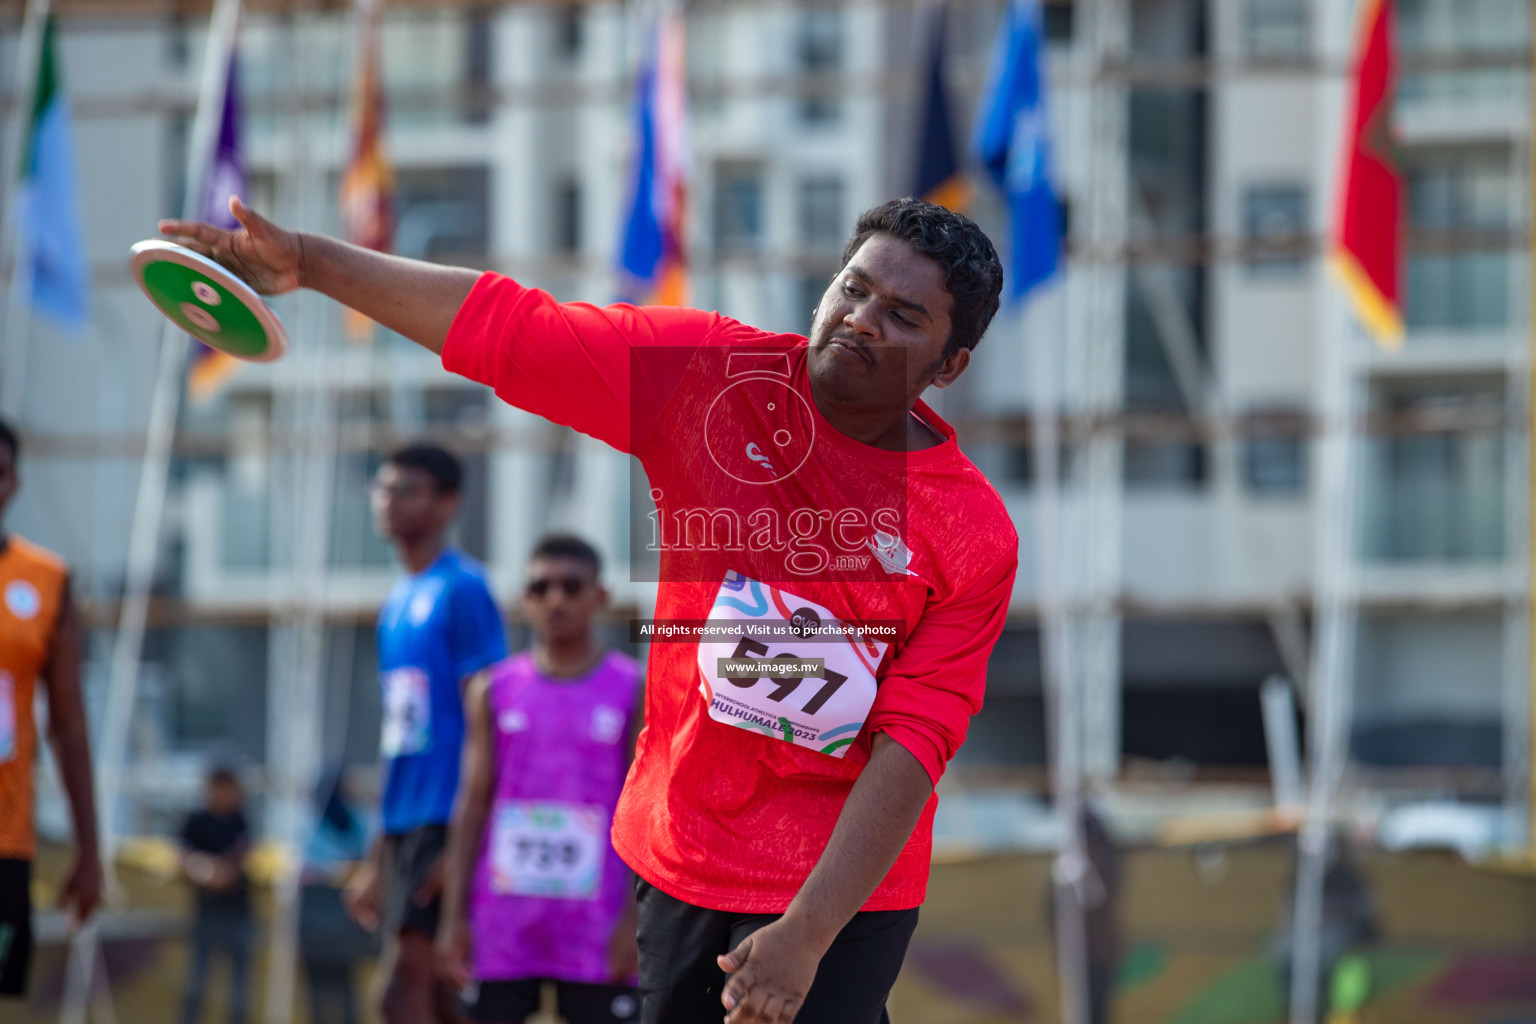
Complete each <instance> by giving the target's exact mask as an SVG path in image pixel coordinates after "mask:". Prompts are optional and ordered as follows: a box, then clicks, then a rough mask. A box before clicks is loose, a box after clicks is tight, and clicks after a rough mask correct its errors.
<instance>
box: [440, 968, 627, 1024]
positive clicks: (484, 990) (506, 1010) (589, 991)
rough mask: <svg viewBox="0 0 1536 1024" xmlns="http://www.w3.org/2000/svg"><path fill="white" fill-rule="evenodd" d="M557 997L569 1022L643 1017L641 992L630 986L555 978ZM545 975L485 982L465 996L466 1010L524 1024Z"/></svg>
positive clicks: (485, 1018)
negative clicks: (594, 983) (558, 979)
mask: <svg viewBox="0 0 1536 1024" xmlns="http://www.w3.org/2000/svg"><path fill="white" fill-rule="evenodd" d="M553 984H554V986H555V999H556V1001H557V1002H558V1004H559V1007H560V1016H561V1017H563V1018H564V1019H565V1022H566V1024H619V1022H627V1021H637V1020H639V1019H640V997H639V994H638V993H637V992H636V991H635V990H634V989H633V988H631V987H630V986H628V985H585V984H582V983H581V982H579V981H556V982H554V983H553ZM543 986H544V979H543V978H521V979H519V980H517V981H482V982H480V983H479V984H478V985H476V986H475V988H473V989H472V990H471V992H473V994H474V998H470V997H469V996H466V997H465V999H464V1009H465V1012H466V1013H467V1014H468V1015H469V1019H470V1020H473V1021H476V1022H478V1024H522V1022H523V1021H524V1020H526V1019H527V1018H529V1017H531V1016H533V1014H534V1013H536V1012H537V1011H538V1009H539V993H540V990H541V989H542V988H543Z"/></svg>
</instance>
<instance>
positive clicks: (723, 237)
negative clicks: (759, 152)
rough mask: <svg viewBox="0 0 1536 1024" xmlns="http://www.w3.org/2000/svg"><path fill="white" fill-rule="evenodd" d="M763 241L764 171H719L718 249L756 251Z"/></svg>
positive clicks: (754, 168)
mask: <svg viewBox="0 0 1536 1024" xmlns="http://www.w3.org/2000/svg"><path fill="white" fill-rule="evenodd" d="M762 244H763V174H762V171H761V170H760V169H758V168H756V167H731V166H725V167H721V168H720V169H719V170H718V171H716V173H715V248H716V249H718V250H720V251H721V252H756V251H758V250H759V249H761V248H762Z"/></svg>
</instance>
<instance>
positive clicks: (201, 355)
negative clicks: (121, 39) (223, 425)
mask: <svg viewBox="0 0 1536 1024" xmlns="http://www.w3.org/2000/svg"><path fill="white" fill-rule="evenodd" d="M226 63H227V65H228V70H227V71H226V73H225V77H224V109H223V111H222V112H221V113H220V116H219V136H218V141H217V142H216V143H215V144H214V147H213V153H212V154H211V156H210V160H209V163H208V174H207V177H206V178H205V179H204V182H205V184H204V186H203V194H202V196H201V198H200V199H199V201H198V215H197V216H198V219H199V220H202V221H205V222H207V223H209V224H214V225H216V226H218V227H221V228H226V229H232V228H236V227H239V222H238V221H236V220H235V218H234V215H233V214H231V213H230V212H229V197H230V196H240V197H241V198H242V199H249V198H250V196H249V194H248V193H247V191H246V186H247V185H248V184H249V180H248V178H247V177H246V171H245V154H244V152H243V151H242V149H241V141H240V140H241V135H240V59H239V55H238V51H237V48H236V46H235V45H234V44H231V46H230V51H229V58H228V60H227V62H226ZM239 368H240V360H238V359H236V358H235V357H234V356H231V355H226V354H225V353H223V352H220V351H218V350H217V349H211V348H209V347H208V346H207V345H204V344H203V343H202V342H200V341H193V342H192V362H191V366H190V368H189V369H188V371H187V393H188V394H189V395H190V396H191V397H192V400H193V401H194V402H203V401H207V400H208V399H209V398H211V397H213V395H215V394H216V393H217V392H218V390H219V387H220V386H221V385H223V383H224V382H225V381H226V380H228V379H229V377H230V375H231V374H233V373H234V372H235V371H236V370H238V369H239Z"/></svg>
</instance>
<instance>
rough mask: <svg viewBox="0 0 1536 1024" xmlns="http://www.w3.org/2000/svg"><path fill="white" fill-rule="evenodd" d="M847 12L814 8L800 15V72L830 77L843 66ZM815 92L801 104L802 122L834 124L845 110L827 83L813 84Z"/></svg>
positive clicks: (836, 9) (805, 97)
mask: <svg viewBox="0 0 1536 1024" xmlns="http://www.w3.org/2000/svg"><path fill="white" fill-rule="evenodd" d="M843 35H844V27H843V12H842V10H841V9H840V8H836V7H812V8H810V9H809V10H806V11H804V12H802V13H801V15H800V46H799V51H800V52H799V57H800V70H801V71H803V72H805V73H806V74H808V75H813V76H818V77H823V78H825V77H829V76H831V75H832V74H834V73H835V72H837V71H838V70H839V69H840V68H841V67H842V65H843ZM810 88H811V90H812V91H811V92H810V94H809V95H806V96H803V97H802V98H801V100H800V118H801V120H803V121H804V122H805V123H806V124H812V125H826V124H831V123H833V122H835V121H837V119H838V118H839V117H840V116H841V114H842V106H841V104H840V103H839V102H838V97H837V95H836V93H835V92H834V91H833V89H832V88H831V86H830V84H829V83H827V82H826V81H821V82H812V83H811V84H810Z"/></svg>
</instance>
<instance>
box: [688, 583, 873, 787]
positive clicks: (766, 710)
mask: <svg viewBox="0 0 1536 1024" xmlns="http://www.w3.org/2000/svg"><path fill="white" fill-rule="evenodd" d="M709 625H710V626H711V627H713V628H719V627H725V628H724V631H723V632H711V633H708V634H706V635H705V636H703V637H702V638H701V639H700V641H699V652H698V666H699V692H700V693H701V694H703V696H704V699H705V701H707V702H708V704H709V717H710V718H713V719H714V720H715V721H717V722H723V723H725V724H726V725H733V726H737V727H739V728H743V729H751V730H753V731H755V732H760V733H762V734H763V735H765V736H770V737H772V738H774V739H777V740H783V741H785V742H788V743H793V744H795V745H796V746H799V747H806V748H808V749H810V750H814V751H817V752H818V753H822V754H829V755H831V756H832V757H842V756H843V755H844V754H846V753H847V752H848V747H849V745H850V744H852V743H853V741H854V739H855V738H856V737H857V736H858V734H859V730H861V729H862V728H864V720H865V719H866V718H868V717H869V709H870V708H871V707H872V706H873V705H874V703H875V693H876V690H877V688H878V683H877V681H876V673H877V671H878V670H879V668H880V660H881V659H882V658H883V657H884V656H885V651H886V648H887V647H888V646H889V645H888V644H884V643H880V642H877V641H874V640H871V639H869V638H867V637H865V636H863V635H862V634H861V633H860V632H859V631H858V630H857V629H856V628H853V627H849V626H847V625H846V624H844V623H843V622H842V621H841V620H839V619H838V618H837V616H835V615H833V614H832V613H831V612H830V611H829V610H827V609H826V608H824V607H823V606H821V605H819V604H817V603H816V602H814V601H807V600H805V599H804V598H800V597H796V596H794V595H793V594H790V593H788V592H786V591H784V590H781V589H778V588H776V587H772V586H769V585H768V584H766V583H760V582H758V581H757V580H754V579H749V578H748V577H745V576H742V575H741V574H740V573H734V572H732V573H728V574H727V575H726V578H725V581H724V582H723V583H721V584H720V590H719V592H718V593H717V594H716V595H715V604H714V607H713V608H712V609H711V610H710V613H709ZM802 633H803V634H804V635H803V636H800V635H798V634H802ZM817 661H819V662H820V663H821V664H820V669H819V674H812V671H811V670H809V669H808V666H809V665H810V664H812V663H814V662H817Z"/></svg>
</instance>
